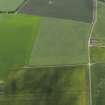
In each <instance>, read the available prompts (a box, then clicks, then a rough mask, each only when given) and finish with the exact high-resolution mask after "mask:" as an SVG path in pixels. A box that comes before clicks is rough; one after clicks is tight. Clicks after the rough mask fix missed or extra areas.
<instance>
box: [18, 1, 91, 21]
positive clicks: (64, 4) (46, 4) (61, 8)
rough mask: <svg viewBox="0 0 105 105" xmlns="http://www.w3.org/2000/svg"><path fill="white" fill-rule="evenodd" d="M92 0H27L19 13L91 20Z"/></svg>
mask: <svg viewBox="0 0 105 105" xmlns="http://www.w3.org/2000/svg"><path fill="white" fill-rule="evenodd" d="M92 11H93V4H92V0H29V1H28V2H27V4H26V5H24V6H23V8H21V10H20V11H19V13H25V14H31V15H35V16H46V17H56V18H63V19H73V20H78V21H84V22H91V21H92V15H93V14H92Z"/></svg>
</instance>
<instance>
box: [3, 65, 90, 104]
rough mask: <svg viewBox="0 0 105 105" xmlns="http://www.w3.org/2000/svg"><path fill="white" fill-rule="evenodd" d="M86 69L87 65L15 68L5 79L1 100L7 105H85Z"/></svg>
mask: <svg viewBox="0 0 105 105" xmlns="http://www.w3.org/2000/svg"><path fill="white" fill-rule="evenodd" d="M87 70H88V68H87V67H86V66H76V67H70V66H58V67H37V66H35V67H34V66H32V67H31V68H27V69H25V68H16V69H14V71H11V72H10V74H9V76H8V80H7V85H6V94H5V96H4V100H6V102H8V103H9V104H8V105H19V104H20V105H88V102H89V100H88V87H87V85H88V84H87V83H88V74H87V72H88V71H87ZM15 84H16V85H15ZM14 96H15V97H14ZM5 98H6V99H5ZM10 100H14V101H10ZM1 102H2V100H1ZM2 103H3V102H2ZM1 105H2V104H1Z"/></svg>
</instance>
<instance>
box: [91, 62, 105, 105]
mask: <svg viewBox="0 0 105 105" xmlns="http://www.w3.org/2000/svg"><path fill="white" fill-rule="evenodd" d="M92 96H93V105H99V104H100V105H105V64H96V65H94V66H92Z"/></svg>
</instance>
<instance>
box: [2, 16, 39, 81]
mask: <svg viewBox="0 0 105 105" xmlns="http://www.w3.org/2000/svg"><path fill="white" fill-rule="evenodd" d="M39 20H40V18H39V17H32V16H27V15H0V79H4V78H5V77H6V76H7V74H8V72H9V69H10V68H12V67H14V66H18V65H24V64H26V63H28V61H29V58H30V55H31V51H32V46H33V42H34V40H35V36H36V34H37V28H38V26H39ZM33 33H34V34H33Z"/></svg>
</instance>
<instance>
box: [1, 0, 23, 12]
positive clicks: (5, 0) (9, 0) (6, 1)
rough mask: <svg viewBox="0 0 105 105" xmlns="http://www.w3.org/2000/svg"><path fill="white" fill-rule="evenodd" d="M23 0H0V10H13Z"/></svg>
mask: <svg viewBox="0 0 105 105" xmlns="http://www.w3.org/2000/svg"><path fill="white" fill-rule="evenodd" d="M23 1H24V0H0V11H14V10H16V8H17V7H18V6H19V5H20V4H21V3H22V2H23Z"/></svg>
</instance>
